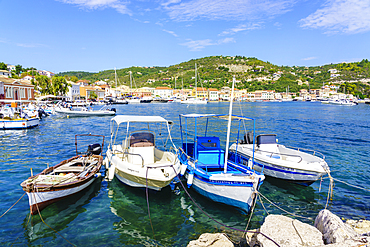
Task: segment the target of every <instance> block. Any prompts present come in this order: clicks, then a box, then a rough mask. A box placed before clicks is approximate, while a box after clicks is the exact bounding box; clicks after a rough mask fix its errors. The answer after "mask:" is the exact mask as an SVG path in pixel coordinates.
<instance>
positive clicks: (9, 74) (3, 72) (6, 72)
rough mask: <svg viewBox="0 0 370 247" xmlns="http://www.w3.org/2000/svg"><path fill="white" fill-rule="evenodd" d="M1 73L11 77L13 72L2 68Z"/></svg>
mask: <svg viewBox="0 0 370 247" xmlns="http://www.w3.org/2000/svg"><path fill="white" fill-rule="evenodd" d="M0 75H3V76H6V77H10V76H11V75H12V73H11V72H9V71H7V70H0Z"/></svg>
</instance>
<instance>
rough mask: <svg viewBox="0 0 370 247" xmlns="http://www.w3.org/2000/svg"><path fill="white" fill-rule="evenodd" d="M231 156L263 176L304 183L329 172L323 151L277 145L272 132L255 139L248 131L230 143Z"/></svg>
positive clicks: (308, 183) (312, 181) (317, 178)
mask: <svg viewBox="0 0 370 247" xmlns="http://www.w3.org/2000/svg"><path fill="white" fill-rule="evenodd" d="M230 155H231V156H232V157H234V158H235V159H236V160H239V161H240V162H242V163H243V164H245V165H246V166H248V167H250V168H253V169H255V170H257V171H262V172H263V173H264V174H265V175H266V176H270V177H274V178H278V179H283V180H286V181H289V182H294V183H297V184H301V185H305V186H308V185H310V184H312V183H314V182H315V181H317V180H319V179H321V177H322V176H324V175H326V174H328V173H330V169H329V166H328V164H327V163H326V161H325V156H324V155H323V154H321V153H320V152H318V151H314V150H308V149H303V148H290V147H286V146H284V145H280V144H277V140H276V135H275V134H265V135H258V136H257V137H256V139H255V141H254V140H253V134H252V132H248V133H247V134H246V135H245V136H244V140H243V141H242V142H241V143H234V144H233V145H231V147H230ZM235 156H236V157H235ZM252 159H254V162H252Z"/></svg>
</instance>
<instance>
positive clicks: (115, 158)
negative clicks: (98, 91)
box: [104, 115, 181, 191]
mask: <svg viewBox="0 0 370 247" xmlns="http://www.w3.org/2000/svg"><path fill="white" fill-rule="evenodd" d="M170 124H172V122H169V121H167V120H166V119H164V118H162V117H160V116H135V115H118V116H115V117H114V118H112V120H111V127H110V129H111V142H110V145H109V146H108V150H107V156H106V159H105V161H104V162H105V166H106V169H107V171H108V179H109V180H112V179H113V178H114V177H116V178H117V179H118V180H119V181H120V182H122V183H124V184H126V185H128V186H131V187H139V188H149V189H152V190H157V191H159V190H161V189H162V188H164V187H166V186H167V185H169V184H170V183H171V181H172V180H173V179H174V178H175V177H176V176H177V175H178V174H179V173H180V168H181V164H180V162H179V160H178V159H177V156H176V154H174V153H173V152H171V151H166V150H161V149H159V145H160V143H161V142H160V141H158V140H157V139H159V140H160V139H161V138H167V140H162V143H163V144H164V143H167V141H170V142H171V144H172V147H171V148H174V150H176V147H175V145H174V144H173V142H172V137H171V133H170V127H169V126H170ZM159 130H163V131H165V132H167V136H166V137H165V135H163V134H162V133H161V132H159V133H157V132H158V131H159ZM155 131H157V132H155ZM162 148H165V146H163V147H162Z"/></svg>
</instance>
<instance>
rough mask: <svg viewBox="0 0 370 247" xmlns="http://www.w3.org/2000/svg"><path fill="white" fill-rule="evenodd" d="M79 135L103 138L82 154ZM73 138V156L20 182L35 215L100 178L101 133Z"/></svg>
mask: <svg viewBox="0 0 370 247" xmlns="http://www.w3.org/2000/svg"><path fill="white" fill-rule="evenodd" d="M78 136H88V137H89V138H90V137H91V136H96V137H99V138H102V144H99V143H96V144H91V145H89V146H88V150H87V152H86V153H85V154H84V155H79V154H78V149H77V137H78ZM75 138H76V141H75V145H76V156H74V157H72V158H70V159H67V160H64V161H62V162H60V163H59V164H57V165H55V166H51V167H48V168H46V169H45V170H43V171H42V172H41V173H39V174H37V175H34V176H33V175H32V174H31V177H29V178H27V179H26V180H25V181H23V182H22V183H21V186H22V188H23V190H24V191H26V192H27V195H28V201H29V205H30V210H31V214H37V213H38V212H39V211H41V210H43V209H44V208H45V207H47V206H48V205H50V204H52V203H54V202H57V201H59V200H62V199H64V198H66V197H69V196H71V195H74V194H76V193H78V192H80V191H82V190H84V189H86V188H87V187H89V186H90V185H91V184H92V183H93V182H94V181H95V180H96V179H97V178H99V177H100V173H99V171H100V168H101V166H102V164H103V156H101V153H102V148H103V145H104V136H102V135H90V134H87V135H76V137H75ZM31 173H32V170H31Z"/></svg>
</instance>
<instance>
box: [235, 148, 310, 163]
mask: <svg viewBox="0 0 370 247" xmlns="http://www.w3.org/2000/svg"><path fill="white" fill-rule="evenodd" d="M246 149H249V150H250V151H251V152H253V148H246ZM254 152H255V153H256V152H260V153H266V154H269V155H270V157H269V158H273V155H279V156H288V157H294V158H299V159H300V160H299V161H298V163H300V162H301V161H302V160H303V158H302V157H301V156H300V155H295V154H284V153H275V152H270V151H265V150H260V149H258V150H254ZM238 154H241V152H239V151H238Z"/></svg>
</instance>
